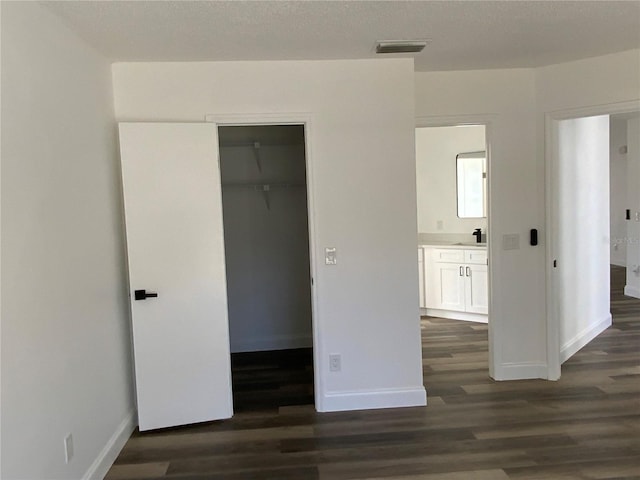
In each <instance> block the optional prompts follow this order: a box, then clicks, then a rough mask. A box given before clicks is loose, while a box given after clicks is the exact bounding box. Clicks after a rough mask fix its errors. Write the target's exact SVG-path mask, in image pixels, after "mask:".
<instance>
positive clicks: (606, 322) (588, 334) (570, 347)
mask: <svg viewBox="0 0 640 480" xmlns="http://www.w3.org/2000/svg"><path fill="white" fill-rule="evenodd" d="M610 326H611V314H609V315H607V316H606V317H605V318H604V319H602V320H600V321H599V322H598V323H597V324H595V325H592V326H590V327H588V328H585V329H584V330H583V331H582V332H580V333H578V334H577V335H576V336H575V337H573V338H572V339H571V340H569V341H568V342H567V343H565V344H564V345H563V346H562V348H561V349H560V362H562V363H564V362H566V361H567V360H568V359H569V358H571V357H572V356H573V355H575V354H576V352H578V350H580V349H581V348H582V347H584V346H585V345H587V344H588V343H589V342H590V341H591V340H593V339H594V338H596V337H597V336H598V335H600V334H601V333H602V332H604V331H605V330H606V329H607V328H609V327H610Z"/></svg>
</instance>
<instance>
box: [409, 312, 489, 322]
mask: <svg viewBox="0 0 640 480" xmlns="http://www.w3.org/2000/svg"><path fill="white" fill-rule="evenodd" d="M421 310H424V311H426V313H425V315H428V316H430V317H440V318H450V319H452V320H464V321H465V322H476V323H489V317H488V316H487V315H483V314H481V313H467V312H454V311H452V310H439V309H437V308H423V309H421Z"/></svg>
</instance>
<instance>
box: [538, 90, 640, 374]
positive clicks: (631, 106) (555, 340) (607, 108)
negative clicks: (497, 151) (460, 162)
mask: <svg viewBox="0 0 640 480" xmlns="http://www.w3.org/2000/svg"><path fill="white" fill-rule="evenodd" d="M636 111H640V100H630V101H627V102H616V103H609V104H601V105H589V106H585V107H579V108H570V109H563V110H555V111H551V112H546V113H545V115H544V123H545V125H544V132H545V133H544V156H545V159H544V169H545V229H546V235H545V237H546V287H547V288H546V315H547V322H546V327H547V366H548V373H547V378H549V379H550V380H557V379H559V378H560V374H561V368H560V365H561V363H562V362H561V360H560V331H559V328H560V325H559V319H558V312H557V304H558V302H557V298H556V295H557V292H558V291H559V290H558V289H557V288H556V286H555V276H554V268H553V261H554V259H555V258H556V256H555V251H556V244H557V236H556V231H555V227H554V221H555V215H556V214H555V204H554V202H555V198H554V185H555V180H556V179H557V175H556V174H555V170H556V168H557V165H556V163H557V162H556V158H555V155H554V152H555V150H556V147H557V145H556V144H557V138H555V131H557V129H556V127H557V123H558V122H559V121H560V120H566V119H570V118H581V117H590V116H595V115H615V114H618V113H629V112H636Z"/></svg>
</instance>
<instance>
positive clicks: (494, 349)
mask: <svg viewBox="0 0 640 480" xmlns="http://www.w3.org/2000/svg"><path fill="white" fill-rule="evenodd" d="M497 120H498V114H496V113H483V114H471V115H434V116H418V117H416V128H422V127H447V126H455V125H484V126H485V144H486V147H487V212H488V214H487V253H488V260H489V262H488V264H487V270H488V272H487V275H488V285H487V288H488V296H489V299H488V307H487V308H488V316H487V318H488V317H491V321H490V322H488V324H489V337H488V339H489V342H488V345H489V376H491V377H492V378H496V377H495V372H496V371H497V370H498V367H499V366H500V364H501V362H502V337H503V333H504V329H503V328H501V325H502V323H501V322H502V318H501V316H500V302H499V301H498V299H497V294H496V298H494V293H493V292H499V291H500V285H499V277H498V275H497V273H496V272H499V271H500V260H501V258H502V252H501V251H500V250H499V248H498V246H499V242H497V241H494V240H495V239H496V238H497V236H496V232H495V231H494V229H493V228H492V223H493V220H492V218H493V215H492V205H493V202H492V200H491V196H492V195H491V192H492V188H491V182H492V177H493V174H492V165H493V155H492V144H491V139H492V138H493V129H494V128H495V124H496V122H497Z"/></svg>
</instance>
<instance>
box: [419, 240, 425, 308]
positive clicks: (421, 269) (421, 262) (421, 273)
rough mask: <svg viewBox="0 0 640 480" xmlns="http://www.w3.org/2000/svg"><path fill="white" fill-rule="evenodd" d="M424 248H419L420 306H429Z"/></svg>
mask: <svg viewBox="0 0 640 480" xmlns="http://www.w3.org/2000/svg"><path fill="white" fill-rule="evenodd" d="M424 280H425V279H424V249H423V248H422V247H420V248H418V288H419V291H420V308H427V304H426V302H425V281H424Z"/></svg>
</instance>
